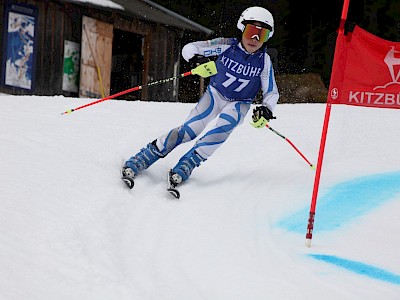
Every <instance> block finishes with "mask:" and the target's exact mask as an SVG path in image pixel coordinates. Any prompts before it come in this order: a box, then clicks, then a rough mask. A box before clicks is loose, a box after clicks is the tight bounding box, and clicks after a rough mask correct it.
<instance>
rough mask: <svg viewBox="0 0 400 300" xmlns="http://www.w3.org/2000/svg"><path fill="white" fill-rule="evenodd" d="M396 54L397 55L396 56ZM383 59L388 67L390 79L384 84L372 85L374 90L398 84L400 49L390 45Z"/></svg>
mask: <svg viewBox="0 0 400 300" xmlns="http://www.w3.org/2000/svg"><path fill="white" fill-rule="evenodd" d="M396 54H397V56H398V57H396ZM383 61H384V62H385V64H386V65H387V67H388V69H389V73H390V76H391V78H392V81H391V82H388V83H386V84H385V85H381V86H376V87H374V90H376V89H385V88H386V87H388V86H390V85H392V84H400V82H399V79H400V51H397V50H396V49H395V47H394V46H391V47H390V50H389V51H388V53H387V54H386V56H385V59H384V60H383Z"/></svg>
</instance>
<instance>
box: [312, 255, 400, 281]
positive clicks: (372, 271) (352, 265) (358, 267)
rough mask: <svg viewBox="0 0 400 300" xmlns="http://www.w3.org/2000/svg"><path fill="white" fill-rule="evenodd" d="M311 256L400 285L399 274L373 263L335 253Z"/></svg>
mask: <svg viewBox="0 0 400 300" xmlns="http://www.w3.org/2000/svg"><path fill="white" fill-rule="evenodd" d="M310 256H311V257H313V258H315V259H318V260H322V261H325V262H327V263H330V264H334V265H337V266H339V267H342V268H345V269H347V270H350V271H353V272H355V273H357V274H360V275H364V276H368V277H371V278H374V279H379V280H383V281H386V282H390V283H394V284H399V285H400V276H399V275H396V274H393V273H391V272H388V271H385V270H383V269H380V268H377V267H373V266H371V265H367V264H364V263H362V262H357V261H354V260H348V259H345V258H340V257H337V256H333V255H324V254H310Z"/></svg>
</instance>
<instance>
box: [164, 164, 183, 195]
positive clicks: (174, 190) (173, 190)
mask: <svg viewBox="0 0 400 300" xmlns="http://www.w3.org/2000/svg"><path fill="white" fill-rule="evenodd" d="M172 175H173V173H172V170H169V172H168V177H167V179H168V186H167V191H168V192H169V193H170V194H171V195H172V196H174V197H175V198H176V199H179V198H180V196H181V194H180V193H179V191H178V189H177V188H176V186H177V185H176V184H175V183H174V181H173V180H172V178H171V177H172Z"/></svg>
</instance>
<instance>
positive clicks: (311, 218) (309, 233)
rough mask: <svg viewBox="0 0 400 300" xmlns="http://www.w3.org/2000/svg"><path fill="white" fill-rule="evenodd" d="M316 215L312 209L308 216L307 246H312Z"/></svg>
mask: <svg viewBox="0 0 400 300" xmlns="http://www.w3.org/2000/svg"><path fill="white" fill-rule="evenodd" d="M314 216H315V212H311V211H310V216H309V218H308V225H307V234H306V246H307V247H311V239H312V232H313V229H314Z"/></svg>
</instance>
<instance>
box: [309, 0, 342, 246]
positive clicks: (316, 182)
mask: <svg viewBox="0 0 400 300" xmlns="http://www.w3.org/2000/svg"><path fill="white" fill-rule="evenodd" d="M349 4H350V0H344V3H343V9H342V16H341V18H340V25H339V30H338V35H343V34H344V25H345V23H346V19H347V12H348V10H349ZM336 49H337V43H336ZM336 49H335V53H336ZM336 65H338V62H337V58H336V55H335V57H334V59H333V67H332V71H333V70H334V69H335V66H336ZM331 74H332V73H331ZM329 91H331V88H329ZM329 99H330V96H329V95H328V99H327V103H326V109H325V118H324V125H323V127H322V134H321V142H320V146H319V154H318V162H317V169H316V172H315V179H314V188H313V194H312V198H311V205H310V215H309V218H308V225H307V233H306V246H307V247H311V239H312V232H313V230H314V217H315V210H316V206H317V196H318V188H319V182H320V178H321V169H322V161H323V159H324V151H325V142H326V136H327V134H328V125H329V117H330V114H331V106H332V104H331V103H330V100H329Z"/></svg>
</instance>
